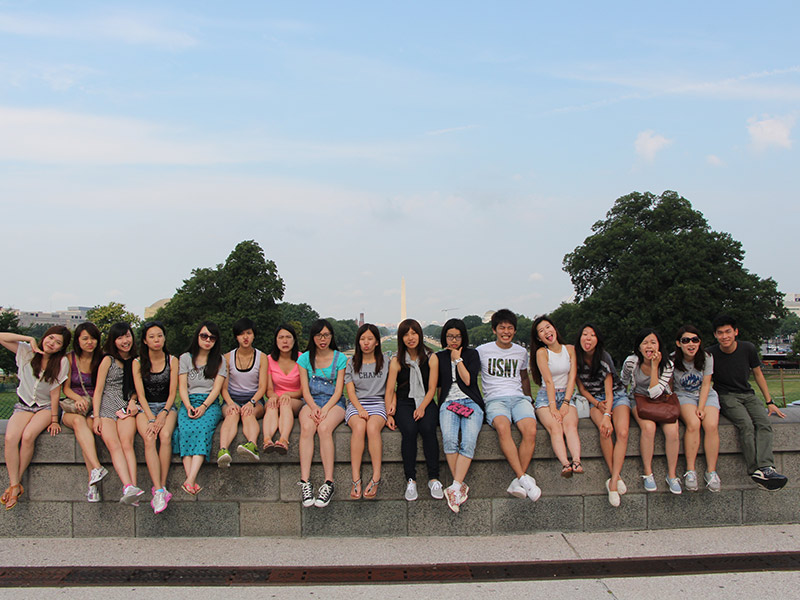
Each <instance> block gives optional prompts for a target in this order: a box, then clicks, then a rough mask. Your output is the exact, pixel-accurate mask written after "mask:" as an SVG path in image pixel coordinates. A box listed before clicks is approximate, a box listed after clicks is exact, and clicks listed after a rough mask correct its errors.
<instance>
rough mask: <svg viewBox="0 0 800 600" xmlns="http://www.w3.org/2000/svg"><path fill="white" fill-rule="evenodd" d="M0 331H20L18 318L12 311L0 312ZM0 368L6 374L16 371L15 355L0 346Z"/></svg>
mask: <svg viewBox="0 0 800 600" xmlns="http://www.w3.org/2000/svg"><path fill="white" fill-rule="evenodd" d="M0 331H5V332H8V333H22V332H21V331H20V328H19V318H18V317H17V315H15V314H14V313H12V312H8V311H3V312H0ZM0 369H3V373H5V374H6V375H13V374H14V373H16V372H17V357H16V356H15V355H14V353H13V352H9V351H8V350H6V349H5V348H3V347H1V346H0Z"/></svg>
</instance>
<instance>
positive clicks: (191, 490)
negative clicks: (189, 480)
mask: <svg viewBox="0 0 800 600" xmlns="http://www.w3.org/2000/svg"><path fill="white" fill-rule="evenodd" d="M181 489H182V490H183V491H184V492H186V493H187V494H189V495H190V496H194V495H195V494H196V493H197V492H195V491H194V486H192V485H191V484H189V485H186V483H184V484H182V485H181Z"/></svg>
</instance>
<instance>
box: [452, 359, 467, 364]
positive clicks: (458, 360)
mask: <svg viewBox="0 0 800 600" xmlns="http://www.w3.org/2000/svg"><path fill="white" fill-rule="evenodd" d="M462 362H464V359H463V358H457V359H455V360H454V361H453V364H454V365H457V364H458V363H462Z"/></svg>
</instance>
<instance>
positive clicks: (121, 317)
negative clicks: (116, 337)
mask: <svg viewBox="0 0 800 600" xmlns="http://www.w3.org/2000/svg"><path fill="white" fill-rule="evenodd" d="M86 320H87V321H91V322H92V323H94V324H95V325H97V328H98V329H99V330H100V333H102V334H103V336H104V337H105V335H106V334H107V333H108V330H109V329H111V326H112V325H113V324H114V323H130V324H131V327H132V328H133V330H134V331H136V330H137V329H138V328H139V325H140V324H141V320H140V319H139V317H137V316H136V315H135V314H133V313H132V312H128V311H127V310H126V309H125V305H124V304H122V303H121V302H109V303H108V304H104V305H103V306H95V307H94V308H90V309H89V310H87V311H86Z"/></svg>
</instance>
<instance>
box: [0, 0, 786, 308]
mask: <svg viewBox="0 0 800 600" xmlns="http://www.w3.org/2000/svg"><path fill="white" fill-rule="evenodd" d="M798 13H800V10H798V8H797V7H796V5H795V4H794V3H790V2H777V3H770V4H769V5H764V6H763V7H755V6H754V5H752V4H751V3H744V2H724V3H723V2H709V3H685V2H677V3H673V4H671V5H669V10H667V8H666V7H665V6H653V7H650V6H646V5H642V4H641V3H614V4H611V5H600V4H598V3H592V2H587V3H581V2H577V3H570V4H568V5H563V7H562V6H557V5H554V4H553V3H548V4H547V5H540V4H537V3H532V2H519V3H515V2H507V3H493V4H491V5H488V4H486V3H469V2H441V3H421V2H407V3H402V4H400V3H348V2H340V3H328V2H304V3H278V2H232V3H218V2H142V1H138V2H114V3H107V2H81V3H63V2H33V1H31V2H4V1H2V0H0V202H2V207H3V225H4V227H3V232H4V235H3V236H2V241H0V244H2V246H1V247H2V250H3V254H4V256H5V257H6V261H5V265H6V269H5V274H4V275H5V276H4V281H5V284H4V285H3V289H2V293H0V305H3V306H14V307H17V308H20V309H24V310H33V309H37V310H57V309H60V308H65V307H66V306H67V305H94V304H102V303H105V302H108V301H110V300H116V301H120V302H124V303H125V304H127V305H128V307H129V308H130V309H131V310H133V311H134V312H137V313H140V314H141V313H142V311H143V309H144V307H145V306H147V305H149V304H150V303H152V302H154V301H155V300H157V299H159V298H162V297H167V296H170V295H171V294H172V293H173V292H174V290H175V289H176V288H177V287H178V286H180V285H181V282H182V280H183V279H184V278H186V277H188V276H189V274H190V272H191V269H192V268H195V267H205V266H213V265H215V264H217V263H219V262H222V261H224V259H225V257H226V256H227V255H228V253H229V252H230V251H231V250H232V249H233V247H234V246H235V245H236V243H237V242H239V241H241V240H244V239H255V240H257V241H258V242H259V243H260V244H261V246H262V247H263V248H264V250H265V253H266V255H267V256H268V257H269V258H271V259H273V260H274V261H275V262H276V264H277V266H278V270H279V272H280V274H281V275H282V277H283V278H284V281H285V284H286V295H285V299H286V300H289V301H292V302H308V303H309V304H311V305H312V306H313V307H314V308H315V309H317V310H318V311H319V312H320V313H321V314H323V315H332V316H335V317H337V318H346V317H354V316H356V315H357V314H358V312H360V311H362V310H363V311H364V312H365V313H366V316H367V319H368V320H372V321H375V322H387V323H388V322H394V321H397V319H398V313H399V288H400V278H401V277H403V276H404V277H405V278H406V285H407V290H408V311H409V316H413V317H416V318H418V319H420V320H423V321H432V320H441V319H442V318H443V316H444V313H443V309H453V310H450V313H449V315H450V316H455V315H460V314H483V313H484V312H485V311H486V310H488V309H496V308H499V307H500V306H509V307H510V308H512V309H514V310H516V311H518V312H521V313H524V314H527V315H529V316H533V315H535V314H539V313H542V312H547V311H549V310H552V309H553V308H555V307H556V306H558V304H559V303H560V302H561V301H563V300H565V299H567V298H569V297H570V295H571V294H572V286H571V284H570V281H569V278H568V276H567V275H566V274H565V273H564V272H563V271H562V270H561V261H562V258H563V256H564V254H565V253H567V252H569V251H571V250H572V249H574V248H575V247H576V246H577V245H578V244H580V243H581V242H582V241H583V239H584V238H585V237H586V236H587V235H589V234H590V233H591V230H590V228H591V225H592V223H594V222H595V221H597V220H598V219H601V218H603V216H604V215H605V213H606V211H608V210H609V209H610V208H611V206H612V204H613V202H614V200H615V199H616V198H618V197H619V196H622V195H624V194H627V193H629V192H631V191H650V192H653V193H657V194H658V193H661V192H662V191H664V190H675V191H677V192H679V193H680V194H681V195H683V196H685V197H686V198H688V199H689V200H690V201H691V202H692V203H693V205H694V207H695V208H697V209H698V210H700V211H702V212H703V213H704V214H705V216H706V218H707V219H708V221H709V223H710V225H711V227H712V228H713V229H716V230H722V231H728V232H730V233H731V235H732V236H733V237H734V238H735V239H738V240H740V241H741V242H742V243H743V244H744V248H745V250H746V252H747V255H746V259H745V266H746V267H747V268H748V269H750V270H751V271H754V272H755V273H757V274H758V275H760V276H762V277H767V276H771V277H773V278H775V279H776V280H777V282H778V284H779V287H780V289H781V290H782V291H784V292H796V291H800V281H799V279H800V275H798V269H797V267H796V261H795V260H794V259H792V258H789V257H790V256H793V255H794V254H795V253H796V248H795V246H796V236H797V227H798V223H800V219H798V211H799V210H800V209H798V206H800V203H799V202H798V192H797V189H798V183H799V181H798V180H799V179H800V176H799V175H798V172H799V170H798V168H797V163H798V158H797V147H796V140H795V138H796V135H797V129H796V122H797V119H798V116H799V115H800V43H799V42H798V36H797V35H796V24H797V22H798V17H800V15H799V14H798ZM690 251H691V249H690V248H687V252H690Z"/></svg>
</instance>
